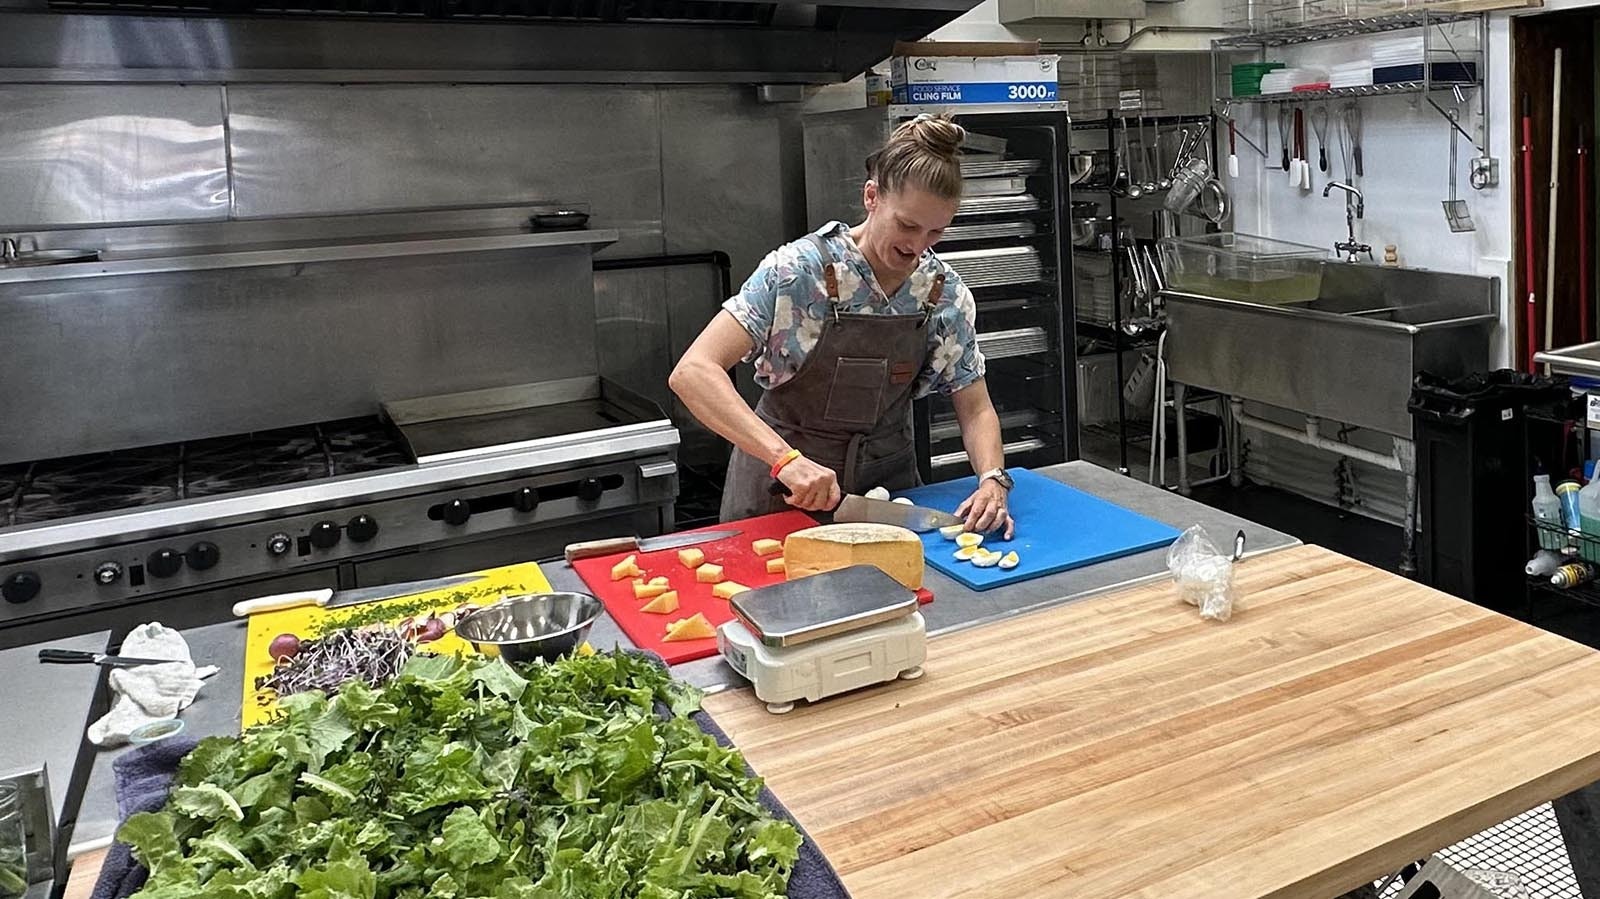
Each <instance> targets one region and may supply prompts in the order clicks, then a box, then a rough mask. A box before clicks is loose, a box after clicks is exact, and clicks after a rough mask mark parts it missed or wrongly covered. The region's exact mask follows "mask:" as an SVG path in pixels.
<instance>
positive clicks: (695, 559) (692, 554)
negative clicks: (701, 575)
mask: <svg viewBox="0 0 1600 899" xmlns="http://www.w3.org/2000/svg"><path fill="white" fill-rule="evenodd" d="M678 561H679V562H681V563H683V567H685V568H699V567H700V566H701V565H704V564H705V561H706V554H705V553H704V552H702V551H701V550H698V549H693V548H690V549H680V550H678Z"/></svg>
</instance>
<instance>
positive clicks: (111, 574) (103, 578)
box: [94, 562, 122, 587]
mask: <svg viewBox="0 0 1600 899" xmlns="http://www.w3.org/2000/svg"><path fill="white" fill-rule="evenodd" d="M120 580H122V566H121V565H118V564H117V563H115V562H101V563H100V566H99V567H98V568H96V569H95V570H94V582H95V583H97V584H99V585H101V586H102V587H105V586H110V585H111V584H115V583H116V582H117V581H120Z"/></svg>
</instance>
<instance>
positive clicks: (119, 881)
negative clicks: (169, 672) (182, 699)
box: [89, 737, 200, 899]
mask: <svg viewBox="0 0 1600 899" xmlns="http://www.w3.org/2000/svg"><path fill="white" fill-rule="evenodd" d="M199 742H200V741H199V740H196V739H194V738H192V737H171V738H169V739H166V740H159V741H157V742H155V743H151V744H149V745H148V746H141V747H139V748H138V749H135V750H133V751H132V752H128V753H124V754H123V755H122V756H121V757H120V758H118V759H117V760H116V761H114V762H112V763H111V770H112V772H113V773H114V774H115V775H116V781H117V785H116V793H117V820H118V821H126V820H128V818H129V816H131V815H136V814H138V813H139V812H156V811H160V810H161V807H162V806H163V805H165V804H166V802H167V794H168V793H170V792H171V791H172V781H173V779H175V778H176V777H177V776H178V763H179V762H180V761H182V760H183V757H184V756H186V755H188V754H189V750H191V749H193V748H194V747H195V744H197V743H199ZM149 876H150V872H149V871H148V870H147V869H146V868H145V866H144V865H141V864H139V863H138V862H136V861H134V860H133V851H132V850H130V849H129V848H128V846H127V844H125V843H121V842H116V843H112V844H111V849H110V850H109V851H107V852H106V859H105V861H104V862H102V863H101V865H100V878H99V880H97V881H95V885H94V892H92V893H90V894H89V899H125V897H127V896H131V895H133V894H134V893H135V892H137V891H138V890H139V888H140V887H142V886H144V882H145V879H146V878H148V877H149Z"/></svg>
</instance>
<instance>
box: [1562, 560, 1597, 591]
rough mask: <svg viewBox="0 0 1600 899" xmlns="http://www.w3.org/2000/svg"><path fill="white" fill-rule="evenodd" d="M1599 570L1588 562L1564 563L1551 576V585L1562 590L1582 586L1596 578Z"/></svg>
mask: <svg viewBox="0 0 1600 899" xmlns="http://www.w3.org/2000/svg"><path fill="white" fill-rule="evenodd" d="M1597 572H1600V569H1596V568H1595V567H1594V566H1593V565H1591V564H1589V563H1588V562H1573V563H1572V564H1571V565H1563V566H1561V567H1560V568H1557V569H1556V573H1555V574H1552V575H1551V576H1550V586H1552V587H1555V588H1557V589H1560V590H1570V589H1572V588H1573V587H1581V586H1583V585H1584V584H1587V583H1589V582H1590V581H1592V580H1594V577H1595V574H1596V573H1597Z"/></svg>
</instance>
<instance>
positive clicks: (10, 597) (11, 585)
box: [0, 571, 43, 604]
mask: <svg viewBox="0 0 1600 899" xmlns="http://www.w3.org/2000/svg"><path fill="white" fill-rule="evenodd" d="M42 585H43V582H41V581H40V580H39V576H38V575H37V574H34V573H33V572H31V571H19V572H17V573H16V574H13V575H12V576H10V577H8V578H6V579H5V581H4V582H3V583H0V596H4V597H5V598H6V602H13V603H19V604H20V603H25V602H27V601H28V600H30V599H32V598H34V597H35V596H38V595H39V588H40V587H41V586H42Z"/></svg>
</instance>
